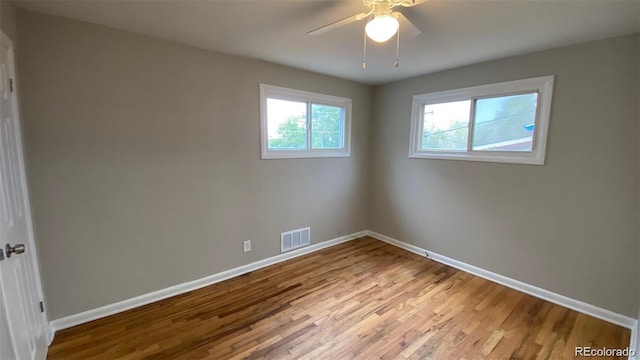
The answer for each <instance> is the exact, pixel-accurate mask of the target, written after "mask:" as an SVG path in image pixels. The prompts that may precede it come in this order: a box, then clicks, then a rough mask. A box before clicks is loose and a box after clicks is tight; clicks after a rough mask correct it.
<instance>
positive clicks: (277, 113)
mask: <svg viewBox="0 0 640 360" xmlns="http://www.w3.org/2000/svg"><path fill="white" fill-rule="evenodd" d="M267 132H268V146H269V149H285V150H286V149H306V148H307V104H306V103H304V102H298V101H289V100H280V99H271V98H268V99H267Z"/></svg>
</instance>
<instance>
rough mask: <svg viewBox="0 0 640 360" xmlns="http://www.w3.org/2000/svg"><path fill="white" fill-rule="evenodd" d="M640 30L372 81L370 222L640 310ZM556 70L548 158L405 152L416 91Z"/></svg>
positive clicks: (570, 291) (509, 271)
mask: <svg viewBox="0 0 640 360" xmlns="http://www.w3.org/2000/svg"><path fill="white" fill-rule="evenodd" d="M638 61H639V60H638V36H637V35H632V36H626V37H619V38H613V39H608V40H601V41H595V42H589V43H585V44H580V45H574V46H569V47H564V48H558V49H552V50H548V51H542V52H536V53H532V54H527V55H522V56H517V57H512V58H507V59H503V60H498V61H491V62H487V63H482V64H477V65H473V66H468V67H464V68H459V69H455V70H450V71H444V72H440V73H435V74H431V75H427V76H421V77H417V78H413V79H409V80H404V81H399V82H395V83H390V84H386V85H383V86H380V87H377V88H376V89H375V92H374V104H375V107H374V123H373V125H372V138H371V151H372V156H373V159H374V163H373V165H372V174H371V176H370V179H372V184H371V187H370V190H371V192H370V197H371V199H372V200H371V204H370V205H369V209H370V214H369V217H370V218H369V223H370V225H371V227H372V229H373V230H375V231H377V232H380V233H383V234H386V235H388V236H391V237H394V238H396V239H399V240H402V241H406V242H409V243H411V244H414V245H417V246H420V247H423V248H425V249H429V250H431V251H434V252H437V253H440V254H443V255H446V256H449V257H452V258H454V259H458V260H461V261H464V262H467V263H469V264H473V265H476V266H479V267H481V268H484V269H488V270H491V271H494V272H496V273H499V274H502V275H505V276H508V277H512V278H515V279H518V280H521V281H524V282H526V283H530V284H533V285H536V286H539V287H542V288H544V289H548V290H550V291H553V292H556V293H560V294H564V295H566V296H570V297H572V298H575V299H579V300H582V301H585V302H587V303H591V304H593V305H597V306H600V307H603V308H606V309H610V310H613V311H615V312H618V313H622V314H626V315H628V316H631V317H636V316H637V314H638V291H639V289H638V283H639V279H638V278H639V274H638V252H639V249H638V238H639V234H638V231H639V230H638V196H639V195H638V165H639V161H638V117H639V112H638V109H639V104H638V98H639V92H638ZM550 74H555V75H556V79H555V88H554V94H553V95H554V99H553V105H552V110H551V120H550V130H549V138H548V145H547V158H546V165H544V166H532V165H515V164H496V163H482V162H465V161H450V160H449V161H447V160H425V159H409V158H408V156H407V154H408V151H409V128H410V117H411V100H412V96H413V95H416V94H422V93H427V92H432V91H439V90H446V89H453V88H460V87H466V86H473V85H480V84H487V83H494V82H500V81H507V80H515V79H521V78H527V77H533V76H541V75H550Z"/></svg>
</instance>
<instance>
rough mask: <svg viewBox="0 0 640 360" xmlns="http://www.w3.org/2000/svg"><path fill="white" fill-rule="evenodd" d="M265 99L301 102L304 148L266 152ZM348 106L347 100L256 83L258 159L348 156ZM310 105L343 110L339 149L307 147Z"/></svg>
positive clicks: (348, 101) (349, 112) (267, 136)
mask: <svg viewBox="0 0 640 360" xmlns="http://www.w3.org/2000/svg"><path fill="white" fill-rule="evenodd" d="M267 98H271V99H279V100H290V101H299V102H305V103H306V104H307V148H306V149H303V150H300V149H294V150H290V149H269V133H268V122H267ZM351 103H352V100H351V99H348V98H343V97H338V96H331V95H324V94H318V93H313V92H309V91H302V90H295V89H289V88H284V87H280V86H274V85H267V84H260V134H261V135H260V140H261V156H262V159H292V158H324V157H350V156H351ZM311 104H319V105H329V106H338V107H342V108H344V142H343V144H344V147H343V148H341V149H313V148H312V147H311V135H310V134H311V131H312V128H311Z"/></svg>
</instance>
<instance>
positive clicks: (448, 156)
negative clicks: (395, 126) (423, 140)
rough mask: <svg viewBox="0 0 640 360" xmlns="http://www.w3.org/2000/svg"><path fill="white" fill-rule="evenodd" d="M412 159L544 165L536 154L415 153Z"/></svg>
mask: <svg viewBox="0 0 640 360" xmlns="http://www.w3.org/2000/svg"><path fill="white" fill-rule="evenodd" d="M409 158H411V159H438V160H463V161H483V162H498V163H509V164H526V165H544V154H540V153H538V154H535V153H530V152H526V153H524V152H523V153H521V154H517V153H513V152H509V153H504V152H495V153H493V152H492V153H486V152H482V153H481V152H474V153H468V152H454V151H451V152H422V151H421V152H413V153H410V154H409Z"/></svg>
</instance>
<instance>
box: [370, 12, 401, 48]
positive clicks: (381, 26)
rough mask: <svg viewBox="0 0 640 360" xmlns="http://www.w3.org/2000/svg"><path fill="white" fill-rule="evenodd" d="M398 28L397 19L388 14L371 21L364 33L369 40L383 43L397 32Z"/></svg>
mask: <svg viewBox="0 0 640 360" xmlns="http://www.w3.org/2000/svg"><path fill="white" fill-rule="evenodd" d="M399 26H400V23H399V22H398V19H396V18H395V17H393V16H391V15H388V14H382V15H377V16H376V17H374V18H373V19H371V21H369V22H368V23H367V26H365V28H364V31H365V32H366V33H367V36H368V37H369V38H370V39H371V40H373V41H376V42H385V41H387V40H389V39H391V37H392V36H393V35H395V34H396V32H398V27H399Z"/></svg>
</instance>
